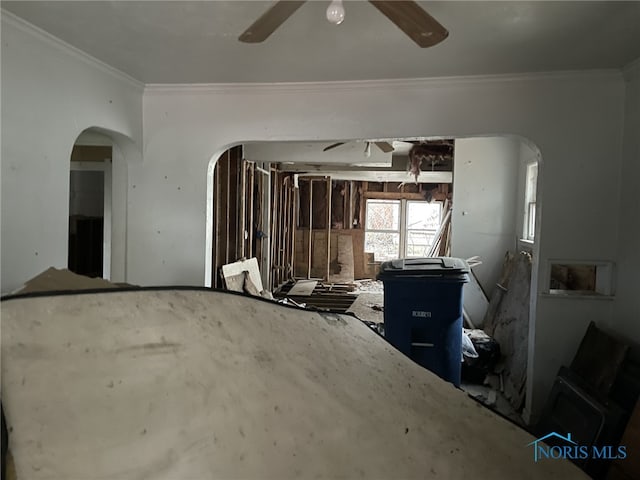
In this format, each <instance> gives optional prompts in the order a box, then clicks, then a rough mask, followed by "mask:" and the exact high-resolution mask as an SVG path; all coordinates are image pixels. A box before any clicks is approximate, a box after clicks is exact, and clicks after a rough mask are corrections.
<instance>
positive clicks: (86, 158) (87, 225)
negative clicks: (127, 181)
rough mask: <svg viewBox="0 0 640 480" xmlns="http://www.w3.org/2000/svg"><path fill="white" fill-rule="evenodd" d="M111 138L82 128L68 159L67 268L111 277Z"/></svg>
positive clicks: (87, 274) (92, 275) (75, 271)
mask: <svg viewBox="0 0 640 480" xmlns="http://www.w3.org/2000/svg"><path fill="white" fill-rule="evenodd" d="M112 157H113V142H112V141H111V139H110V138H109V137H106V136H105V135H102V134H100V133H99V132H96V131H92V130H91V129H89V130H85V131H84V132H83V133H82V134H80V136H79V137H78V138H77V139H76V142H75V144H74V146H73V150H72V152H71V159H70V167H69V170H70V178H69V244H68V269H69V270H70V271H72V272H74V273H77V274H80V275H85V276H88V277H102V278H105V279H110V278H111V218H112V211H111V207H112V205H111V196H112V179H111V177H112V175H111V174H112V171H111V165H112Z"/></svg>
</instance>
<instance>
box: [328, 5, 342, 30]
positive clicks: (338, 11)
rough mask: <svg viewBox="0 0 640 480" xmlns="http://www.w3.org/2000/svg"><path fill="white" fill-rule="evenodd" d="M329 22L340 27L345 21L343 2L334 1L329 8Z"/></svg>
mask: <svg viewBox="0 0 640 480" xmlns="http://www.w3.org/2000/svg"><path fill="white" fill-rule="evenodd" d="M327 20H329V21H330V22H331V23H333V24H335V25H340V24H341V23H342V22H343V21H344V7H343V6H342V0H333V1H332V2H331V3H330V4H329V6H328V7H327Z"/></svg>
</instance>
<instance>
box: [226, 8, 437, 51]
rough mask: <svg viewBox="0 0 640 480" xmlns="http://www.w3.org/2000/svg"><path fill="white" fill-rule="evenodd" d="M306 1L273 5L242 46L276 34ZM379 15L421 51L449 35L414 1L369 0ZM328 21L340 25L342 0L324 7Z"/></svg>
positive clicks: (245, 32)
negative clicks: (389, 21)
mask: <svg viewBox="0 0 640 480" xmlns="http://www.w3.org/2000/svg"><path fill="white" fill-rule="evenodd" d="M305 2H306V0H280V1H277V2H276V3H275V4H273V5H272V6H271V7H269V9H268V10H267V11H266V12H265V13H264V14H262V16H261V17H260V18H258V19H257V20H256V21H255V22H253V24H252V25H251V26H250V27H249V28H248V29H247V30H245V31H244V32H243V33H242V35H240V37H239V38H238V40H240V41H241V42H245V43H260V42H263V41H265V40H266V39H267V38H268V37H269V35H271V34H272V33H273V32H275V31H276V29H277V28H278V27H280V25H282V24H283V23H284V22H285V20H287V19H288V18H289V17H290V16H291V15H293V14H294V12H295V11H296V10H298V9H299V8H300V7H301V6H302V5H303V4H304V3H305ZM369 3H371V4H372V5H373V6H374V7H376V8H377V9H378V10H379V11H380V12H382V14H384V15H385V16H386V17H387V18H388V19H389V20H391V21H392V22H393V23H394V24H395V25H396V26H397V27H398V28H399V29H400V30H402V31H403V32H404V33H405V34H406V35H407V36H409V38H411V40H413V41H414V42H415V43H417V44H418V46H420V47H421V48H426V47H431V46H433V45H436V44H438V43H440V42H442V41H443V40H444V39H445V38H447V36H448V35H449V32H448V31H447V29H446V28H444V27H443V26H442V25H441V24H440V23H439V22H438V21H437V20H436V19H435V18H433V17H432V16H431V15H429V14H428V13H427V12H426V11H425V10H424V9H423V8H422V7H420V6H419V5H418V4H417V3H416V2H413V1H404V0H388V1H383V0H380V1H379V0H369ZM327 19H328V20H329V21H330V22H332V23H336V24H339V23H342V21H343V20H344V7H343V6H342V0H333V1H332V2H331V4H330V5H329V7H328V8H327Z"/></svg>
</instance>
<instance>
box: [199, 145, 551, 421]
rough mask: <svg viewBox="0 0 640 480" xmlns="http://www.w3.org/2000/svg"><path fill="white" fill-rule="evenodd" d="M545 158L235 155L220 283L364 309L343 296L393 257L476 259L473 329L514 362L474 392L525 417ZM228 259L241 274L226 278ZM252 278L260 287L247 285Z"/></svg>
mask: <svg viewBox="0 0 640 480" xmlns="http://www.w3.org/2000/svg"><path fill="white" fill-rule="evenodd" d="M379 144H380V145H379ZM387 145H388V146H390V147H391V148H392V149H391V150H389V149H388V148H387ZM416 145H419V146H421V148H425V150H422V151H421V154H422V158H420V159H417V160H416V158H411V156H410V155H409V152H410V150H411V149H412V148H414V147H415V146H416ZM429 148H431V149H432V150H429ZM385 149H387V150H389V151H387V152H385V151H384V150H385ZM539 160H540V155H539V152H538V151H537V149H536V148H535V147H534V146H532V145H530V144H529V143H527V142H525V141H523V140H521V139H519V138H515V137H474V138H457V139H442V138H438V139H429V138H428V137H424V138H410V139H385V140H383V141H379V140H353V141H343V142H333V143H332V142H318V141H312V142H263V143H250V142H246V143H243V144H242V145H240V146H236V147H233V148H231V149H229V150H228V151H226V152H224V153H223V154H222V155H221V156H220V157H219V158H218V159H217V162H216V163H215V168H214V169H213V171H212V174H211V175H210V182H211V184H210V188H211V190H210V191H211V192H213V194H212V195H211V197H210V199H209V200H210V210H211V211H212V219H213V220H212V222H211V225H210V226H211V230H210V235H211V238H212V242H211V254H210V255H211V256H210V259H211V264H210V265H211V266H210V277H209V281H210V283H211V285H212V286H214V287H217V288H230V286H231V288H236V289H238V291H244V292H245V293H246V292H248V291H249V290H257V291H259V292H260V291H262V292H263V293H264V292H271V293H273V294H274V295H275V296H276V298H280V299H281V300H282V299H288V300H289V301H295V302H298V303H301V304H305V305H309V306H312V305H313V306H317V307H320V308H328V307H331V308H336V307H337V308H343V309H345V310H347V309H349V308H352V303H344V304H343V303H341V302H342V299H341V298H342V297H340V294H339V293H337V292H339V291H340V290H345V291H346V290H348V289H349V288H352V287H351V285H360V284H358V282H363V281H364V282H368V281H373V280H375V279H376V277H377V275H378V273H379V269H380V265H381V263H382V262H384V261H388V260H392V259H396V258H411V257H414V258H415V257H437V256H452V257H458V258H462V259H465V260H469V263H470V266H471V270H470V275H469V280H470V281H469V283H468V284H465V285H464V295H463V301H464V305H463V308H464V317H465V326H466V328H467V329H468V330H480V331H484V332H485V333H486V334H487V335H488V336H489V337H491V338H492V339H494V340H496V342H497V343H499V344H500V346H501V353H500V358H501V362H502V363H501V368H502V373H501V374H499V375H498V374H495V373H493V377H492V380H491V381H490V382H489V385H484V384H483V385H481V387H482V388H480V389H476V390H475V391H474V390H473V389H471V391H472V393H473V394H474V395H476V396H478V397H480V398H483V399H484V401H486V402H490V401H492V400H491V399H490V398H486V397H487V392H488V390H487V389H489V390H491V389H493V390H496V389H500V391H501V395H502V397H501V398H502V400H501V401H502V402H503V404H502V405H500V408H503V409H504V410H505V411H506V410H508V412H509V414H513V418H514V419H517V421H520V422H524V419H523V417H524V416H526V415H525V412H524V407H525V401H526V398H527V395H528V387H527V381H528V378H529V375H530V372H529V371H528V369H529V366H530V353H531V348H530V345H531V344H532V342H533V339H534V334H533V332H534V328H535V325H534V318H535V304H536V297H537V288H536V274H537V269H538V259H537V244H538V241H539V238H538V235H537V231H538V229H539V224H540V216H541V209H540V198H539V195H540V187H539V185H538V183H539V182H538V177H537V169H538V163H539ZM532 165H533V166H532ZM250 259H255V260H253V263H252V264H249V263H245V262H249V260H250ZM229 264H238V266H237V267H234V268H236V270H232V271H229V272H227V274H225V273H224V271H223V270H224V268H223V267H228V266H229ZM245 271H246V274H245V273H244V272H245ZM247 278H249V279H255V278H259V279H260V284H259V285H256V283H257V282H256V281H254V280H252V281H251V283H252V285H250V286H247V282H246V279H247ZM374 283H375V282H374ZM357 288H360V286H358V287H357ZM320 289H323V290H322V292H321V293H322V295H323V299H322V300H318V294H319V293H320ZM379 293H380V291H378V292H362V291H359V295H358V296H362V295H369V294H371V295H373V296H371V297H369V299H370V303H371V304H372V305H375V304H376V303H375V302H376V301H375V299H374V298H375V296H376V295H378V294H379ZM301 295H302V296H301ZM514 296H515V297H517V298H515V297H514ZM328 297H331V298H330V299H328ZM350 302H353V298H352V299H351V300H350ZM356 303H357V302H356ZM353 305H355V304H353ZM369 310H372V308H370V307H369ZM505 312H506V313H505ZM379 313H380V312H379ZM381 317H382V314H380V315H379V316H378V317H377V318H378V319H380V318H381ZM514 318H515V319H517V320H516V321H514ZM530 319H531V320H530ZM374 323H375V322H374ZM494 360H495V359H494ZM470 363H473V362H470ZM472 367H473V365H472ZM475 367H478V365H475ZM480 371H482V368H480ZM470 372H471V373H470V375H472V376H473V375H474V372H473V368H471V369H470ZM493 401H495V400H493ZM493 407H496V405H495V404H494V405H493Z"/></svg>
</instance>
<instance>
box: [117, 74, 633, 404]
mask: <svg viewBox="0 0 640 480" xmlns="http://www.w3.org/2000/svg"><path fill="white" fill-rule="evenodd" d="M143 105H144V118H145V152H144V156H145V162H144V164H141V165H137V166H135V167H132V168H131V169H130V176H131V183H132V185H135V188H133V187H132V190H131V191H130V202H131V208H130V209H129V216H130V228H131V229H132V230H131V231H130V234H131V235H130V244H129V259H130V262H129V268H130V280H131V281H133V282H137V283H141V284H158V283H165V284H167V283H176V284H202V283H203V279H204V271H205V266H204V258H205V251H204V250H205V249H204V247H205V236H206V232H205V218H206V210H207V205H206V200H205V199H206V191H207V185H206V172H207V164H208V162H209V160H210V159H211V158H212V157H214V158H217V156H218V155H219V154H220V153H221V152H222V151H224V149H225V148H227V147H228V146H229V145H232V144H235V143H241V142H243V141H270V140H275V141H283V140H333V139H351V138H383V137H397V138H402V137H420V136H425V135H430V136H431V135H433V136H445V137H451V136H455V137H469V136H476V135H500V134H509V135H521V136H524V137H527V138H529V139H530V140H532V141H533V142H534V143H535V144H536V145H537V147H538V148H539V149H540V151H541V153H542V162H541V175H540V176H541V179H542V178H544V180H543V182H544V183H543V185H542V190H543V192H542V197H543V198H544V199H545V204H546V205H549V208H546V209H544V212H545V213H544V218H543V220H542V223H541V225H540V258H541V261H542V262H543V263H544V262H545V261H546V259H548V258H604V259H607V258H616V249H617V242H616V240H615V238H612V236H611V235H610V234H609V233H608V232H611V231H617V229H618V216H617V213H616V212H615V211H612V209H611V208H610V205H609V204H608V203H607V202H597V203H594V204H593V205H590V208H589V209H588V211H587V210H585V208H584V199H585V198H588V196H589V195H590V194H592V192H594V191H607V190H609V191H615V190H616V189H617V188H618V181H619V175H618V172H619V169H620V149H619V144H620V142H621V132H622V118H623V106H624V83H623V80H622V76H621V75H620V74H619V72H591V73H588V74H557V75H533V76H515V77H489V78H468V79H462V78H459V79H430V80H415V81H388V82H387V81H378V82H354V83H349V82H346V83H333V84H291V85H235V86H232V85H230V86H183V87H180V86H176V87H163V86H155V87H154V86H149V87H148V88H147V89H146V91H145V95H144V102H143ZM602 158H607V159H608V163H607V168H606V169H602V168H601V167H602ZM568 179H570V184H571V188H567V180H568ZM179 187H180V188H179ZM543 208H544V207H543ZM593 215H596V216H597V217H598V218H602V219H603V220H602V224H601V229H600V230H597V231H595V232H594V229H593V223H592V218H593ZM133 229H135V231H133ZM543 270H544V267H543ZM536 278H537V277H536ZM594 303H596V305H594ZM602 305H603V304H598V303H597V302H590V301H577V300H566V301H564V303H558V302H557V301H553V300H550V299H547V298H544V297H540V298H538V299H537V304H536V307H537V308H538V312H539V313H540V314H539V315H538V316H537V321H536V324H535V326H536V329H537V330H535V331H533V332H532V337H533V338H535V340H536V342H537V343H536V347H535V350H534V351H533V353H534V354H535V357H534V358H535V361H534V362H530V369H531V370H530V378H529V390H530V391H531V390H532V389H533V395H532V396H531V397H530V398H529V399H528V408H529V409H531V408H533V409H534V410H536V411H538V410H539V409H540V408H541V406H542V405H543V403H544V401H545V399H546V396H547V394H548V391H549V388H550V386H551V384H552V381H553V378H554V376H555V373H556V371H557V370H558V367H559V366H560V364H561V363H562V362H566V361H567V359H568V360H570V359H571V357H572V356H573V354H574V353H575V350H576V348H577V346H578V344H579V342H580V340H581V338H582V335H583V333H584V330H585V329H586V325H587V324H588V322H589V320H592V319H593V320H601V319H602V318H607V315H610V312H606V311H605V312H603V311H602Z"/></svg>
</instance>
